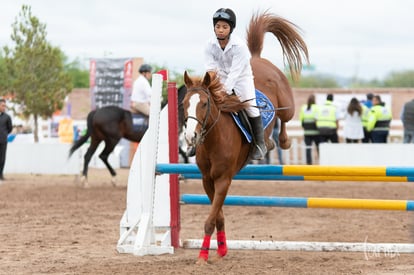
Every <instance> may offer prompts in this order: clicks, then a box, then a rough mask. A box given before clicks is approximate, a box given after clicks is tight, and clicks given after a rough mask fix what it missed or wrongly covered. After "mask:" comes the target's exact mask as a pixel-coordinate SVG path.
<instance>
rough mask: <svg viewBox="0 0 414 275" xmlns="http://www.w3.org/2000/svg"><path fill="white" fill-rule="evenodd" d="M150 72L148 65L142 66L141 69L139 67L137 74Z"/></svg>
mask: <svg viewBox="0 0 414 275" xmlns="http://www.w3.org/2000/svg"><path fill="white" fill-rule="evenodd" d="M150 72H152V67H151V66H150V65H148V64H142V65H141V67H139V73H140V74H142V73H150Z"/></svg>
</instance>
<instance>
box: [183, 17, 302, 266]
mask: <svg viewBox="0 0 414 275" xmlns="http://www.w3.org/2000/svg"><path fill="white" fill-rule="evenodd" d="M267 32H270V33H273V34H274V35H275V36H276V38H277V39H278V40H279V42H280V44H281V46H282V49H283V54H284V58H285V59H286V60H287V61H288V63H289V66H290V69H291V74H292V76H293V77H294V78H295V79H297V77H298V76H299V75H300V71H301V68H302V56H304V57H305V58H306V60H308V51H307V46H306V44H305V42H304V41H303V39H302V37H301V36H300V34H299V33H298V31H297V27H296V25H294V24H292V23H291V22H289V21H287V20H285V19H283V18H280V17H277V16H274V15H272V14H269V13H267V12H265V13H263V14H256V15H254V16H253V17H252V19H251V21H250V25H249V29H248V31H247V44H248V47H249V50H250V52H251V55H252V58H251V65H252V68H253V74H254V81H255V86H256V88H257V89H259V90H260V91H262V92H263V93H264V94H265V95H266V96H267V97H268V98H269V99H270V100H271V102H272V103H273V105H274V107H275V109H276V110H277V111H276V116H277V117H279V118H280V121H281V125H280V135H279V142H280V146H281V148H283V149H287V148H289V147H290V141H289V138H288V136H287V133H286V122H288V121H289V120H290V119H292V117H293V115H294V113H295V109H294V106H295V105H294V101H293V94H292V90H291V88H290V86H289V82H288V80H287V78H286V77H285V75H284V74H283V73H282V72H281V71H280V70H279V69H278V68H277V67H276V66H274V65H273V64H272V63H271V62H269V61H268V60H265V59H263V58H261V57H260V54H261V51H262V48H263V41H264V35H265V33H267ZM184 81H185V84H186V86H187V95H186V96H185V98H184V101H183V105H184V118H185V121H186V129H185V136H186V140H187V142H188V143H189V145H190V146H196V162H197V165H198V167H199V169H200V171H201V173H202V182H203V188H204V190H205V192H206V194H207V196H208V197H209V199H210V201H211V204H212V206H211V210H210V213H209V215H208V217H207V219H206V221H205V224H204V240H203V244H202V247H201V250H200V254H199V258H198V261H197V263H206V262H207V260H208V250H209V248H210V239H211V235H212V234H213V232H214V229H215V228H216V229H217V244H218V249H217V255H216V257H215V259H214V260H219V259H221V258H222V257H224V256H225V255H226V253H227V244H226V236H225V224H224V214H223V210H222V206H223V203H224V200H225V198H226V196H227V192H228V190H229V187H230V184H231V181H232V178H233V176H235V175H236V174H237V173H238V172H239V170H240V169H241V168H242V167H243V166H244V165H246V163H247V162H248V161H249V151H250V144H249V143H248V142H247V141H246V140H245V138H244V137H243V136H242V135H241V133H240V130H239V129H238V128H237V126H236V125H235V123H234V121H233V118H232V117H231V115H230V114H229V112H238V111H240V110H242V109H245V108H246V103H241V102H240V100H239V99H238V97H237V96H234V95H233V96H229V95H227V94H226V93H225V91H224V88H223V86H222V84H221V83H220V80H219V79H218V77H217V76H216V74H215V73H206V74H205V75H204V77H202V78H190V76H189V75H188V74H187V72H185V73H184ZM274 119H276V117H275V118H274ZM273 126H274V121H273V122H272V123H270V125H268V127H267V128H266V129H265V137H266V138H267V140H266V145H267V146H268V147H272V142H270V140H269V137H270V136H271V131H272V129H273ZM270 149H271V148H270Z"/></svg>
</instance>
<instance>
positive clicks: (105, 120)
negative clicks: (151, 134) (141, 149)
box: [69, 106, 146, 187]
mask: <svg viewBox="0 0 414 275" xmlns="http://www.w3.org/2000/svg"><path fill="white" fill-rule="evenodd" d="M86 120H87V122H86V123H87V130H86V133H85V135H83V136H81V137H80V138H79V139H78V140H77V141H75V142H74V143H73V144H72V147H71V148H70V152H69V157H70V156H71V155H72V154H73V153H74V152H75V151H76V150H77V149H78V148H79V147H81V146H82V145H83V144H84V143H85V142H86V141H87V140H88V139H89V137H90V138H91V141H90V145H89V148H88V150H87V151H86V153H85V156H84V162H83V171H82V180H81V181H82V184H83V186H84V187H87V184H88V179H87V178H88V165H89V162H90V161H91V158H92V156H93V154H94V153H95V151H96V149H97V148H98V146H99V144H100V143H101V142H102V141H104V142H105V148H104V149H103V151H102V152H101V153H100V154H99V158H100V159H101V160H102V161H103V162H104V164H105V166H106V167H107V168H108V170H109V172H110V173H111V175H112V184H113V185H115V183H116V180H115V178H116V172H115V170H114V169H113V167H112V166H111V164H110V163H109V161H108V158H109V155H110V154H111V153H112V151H113V150H114V148H115V146H116V145H117V144H118V142H119V141H120V140H121V138H126V139H127V140H130V141H133V142H140V141H141V139H142V137H143V136H144V133H145V130H146V128H145V130H139V131H134V128H133V120H132V114H131V112H130V111H127V110H124V109H122V108H120V107H117V106H106V107H102V108H99V109H97V110H93V111H91V112H89V114H88V117H87V119H86Z"/></svg>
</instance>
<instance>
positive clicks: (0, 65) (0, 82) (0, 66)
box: [0, 50, 7, 96]
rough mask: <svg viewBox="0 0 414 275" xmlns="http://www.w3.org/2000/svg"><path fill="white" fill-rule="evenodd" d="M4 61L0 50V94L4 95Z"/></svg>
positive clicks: (5, 79)
mask: <svg viewBox="0 0 414 275" xmlns="http://www.w3.org/2000/svg"><path fill="white" fill-rule="evenodd" d="M6 74H7V73H6V62H5V60H4V57H3V54H2V52H1V50H0V75H1V76H2V77H0V95H2V96H3V95H5V94H6V93H7V91H6V86H7V78H6V77H3V76H6Z"/></svg>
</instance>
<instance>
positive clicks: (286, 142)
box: [279, 121, 291, 150]
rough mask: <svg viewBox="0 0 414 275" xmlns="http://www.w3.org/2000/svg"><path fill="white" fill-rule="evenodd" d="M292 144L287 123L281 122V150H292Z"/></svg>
mask: <svg viewBox="0 0 414 275" xmlns="http://www.w3.org/2000/svg"><path fill="white" fill-rule="evenodd" d="M290 145H291V142H290V139H289V137H288V135H287V131H286V122H285V121H281V122H280V133H279V146H280V148H282V149H284V150H287V149H289V148H290Z"/></svg>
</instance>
